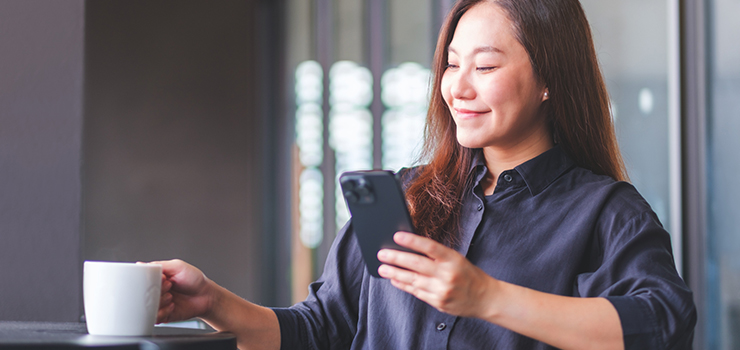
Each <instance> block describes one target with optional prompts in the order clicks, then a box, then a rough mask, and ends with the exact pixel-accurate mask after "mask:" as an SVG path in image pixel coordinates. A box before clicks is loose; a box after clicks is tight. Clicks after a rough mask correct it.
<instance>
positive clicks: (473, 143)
mask: <svg viewBox="0 0 740 350" xmlns="http://www.w3.org/2000/svg"><path fill="white" fill-rule="evenodd" d="M457 143H459V144H460V146H463V147H466V148H483V147H485V143H484V142H482V140H478V139H476V138H474V137H470V136H468V135H460V133H459V132H458V134H457Z"/></svg>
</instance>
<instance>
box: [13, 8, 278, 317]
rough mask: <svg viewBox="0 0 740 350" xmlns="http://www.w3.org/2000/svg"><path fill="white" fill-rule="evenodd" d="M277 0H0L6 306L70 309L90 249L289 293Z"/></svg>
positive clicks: (254, 293) (43, 313)
mask: <svg viewBox="0 0 740 350" xmlns="http://www.w3.org/2000/svg"><path fill="white" fill-rule="evenodd" d="M280 3H282V2H280V1H271V0H249V1H248V0H220V1H209V0H197V1H196V0H184V1H176V2H173V1H163V0H147V1H142V0H111V1H83V0H68V1H63V2H49V1H43V0H0V267H2V268H0V320H33V321H75V320H78V319H79V316H80V315H81V312H82V290H81V281H82V275H81V270H82V261H83V260H117V261H136V260H144V261H146V260H155V259H170V258H182V259H185V260H187V261H189V262H191V263H193V264H195V265H197V266H198V267H200V268H201V269H202V270H204V272H206V274H207V275H208V276H209V277H210V278H212V279H214V280H215V281H217V282H219V283H220V284H222V285H224V286H225V287H227V288H229V289H231V290H232V291H234V292H236V293H237V294H239V295H241V296H243V297H246V298H249V299H250V300H253V301H256V302H259V303H263V304H270V305H280V304H285V300H287V299H288V298H289V297H287V296H285V295H289V293H287V286H288V284H287V276H288V275H287V267H286V266H288V262H289V258H288V256H287V255H286V254H283V253H284V252H286V251H287V250H288V249H286V248H285V246H286V245H287V238H280V237H287V236H288V232H289V231H288V230H289V228H290V220H289V218H286V216H285V215H282V216H281V215H280V210H279V208H280V207H289V203H288V202H287V200H286V198H288V199H289V198H290V196H289V191H290V189H289V185H287V186H286V185H285V184H289V176H288V174H289V172H288V171H287V170H288V169H289V164H288V163H287V162H289V157H287V156H286V155H289V146H290V140H291V139H292V130H291V129H289V128H287V127H286V124H285V122H286V120H287V119H286V118H289V117H290V116H285V115H283V112H282V111H281V108H280V106H279V104H277V103H275V101H278V100H279V98H278V95H279V93H280V89H282V87H281V83H280V82H281V81H282V78H280V77H279V76H278V75H279V69H278V67H279V66H280V63H279V61H280V57H279V56H280V49H279V48H280V34H279V28H280V25H279V21H280V17H281V11H280V9H279V6H280V5H279V4H280ZM286 159H288V160H287V161H286ZM281 183H282V184H284V185H282V186H281V185H280V184H281ZM281 198H282V199H281ZM283 211H286V210H283ZM283 231H284V232H283ZM281 240H282V243H280V242H281Z"/></svg>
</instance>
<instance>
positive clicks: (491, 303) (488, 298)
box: [477, 277, 506, 323]
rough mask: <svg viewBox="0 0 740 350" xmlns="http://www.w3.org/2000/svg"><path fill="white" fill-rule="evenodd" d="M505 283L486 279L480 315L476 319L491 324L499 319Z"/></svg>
mask: <svg viewBox="0 0 740 350" xmlns="http://www.w3.org/2000/svg"><path fill="white" fill-rule="evenodd" d="M505 285H506V283H505V282H502V281H499V280H497V279H495V278H493V277H490V278H489V279H487V283H486V288H485V291H484V294H483V298H482V300H483V304H482V305H481V308H480V309H479V310H480V315H478V317H477V318H479V319H482V320H485V321H488V322H493V323H495V321H496V320H497V319H498V318H499V317H500V315H501V313H502V312H503V307H505V305H506V301H505V298H506V297H505V295H504V293H505Z"/></svg>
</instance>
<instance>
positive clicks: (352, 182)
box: [339, 170, 415, 277]
mask: <svg viewBox="0 0 740 350" xmlns="http://www.w3.org/2000/svg"><path fill="white" fill-rule="evenodd" d="M339 183H340V185H341V187H342V193H343V195H344V199H345V201H346V202H347V207H348V208H349V212H350V214H351V215H352V228H353V229H354V232H355V235H356V236H357V242H358V243H359V245H360V250H361V251H362V257H363V259H364V260H365V265H367V269H368V272H370V274H371V275H372V276H375V277H380V275H378V267H380V265H381V263H380V261H378V251H379V250H380V249H383V248H390V249H396V250H402V251H406V252H412V253H415V252H414V251H412V250H410V249H407V248H404V247H401V246H399V245H398V244H396V242H394V241H393V235H394V234H395V233H396V232H397V231H406V232H412V233H414V225H413V223H412V222H411V216H410V215H409V210H408V207H407V206H406V197H405V196H404V194H403V189H402V188H401V184H400V183H399V181H398V179H396V176H395V175H394V174H393V173H392V172H390V171H386V170H373V171H354V172H346V173H344V174H342V176H340V177H339Z"/></svg>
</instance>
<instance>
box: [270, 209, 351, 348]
mask: <svg viewBox="0 0 740 350" xmlns="http://www.w3.org/2000/svg"><path fill="white" fill-rule="evenodd" d="M352 232H353V231H352V225H351V222H350V223H347V225H345V226H344V228H342V229H341V230H340V232H339V233H338V235H337V237H336V239H335V240H334V242H333V243H332V247H331V249H330V251H329V255H328V257H327V260H326V264H325V266H324V272H323V274H322V275H321V277H320V278H319V279H318V280H317V281H316V282H314V283H311V285H310V286H309V295H308V297H307V298H306V300H304V301H302V302H300V303H298V304H295V305H293V306H291V307H290V308H273V311H274V312H275V314H276V315H277V318H278V322H279V323H280V344H281V345H280V348H281V349H347V348H349V347H350V345H351V343H352V339H353V338H354V335H355V333H356V332H357V317H358V316H357V315H358V304H359V297H360V290H361V285H362V280H363V275H364V274H365V263H364V262H363V260H362V254H361V252H360V250H359V247H358V245H357V240H356V238H355V235H354V234H353V233H352Z"/></svg>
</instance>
